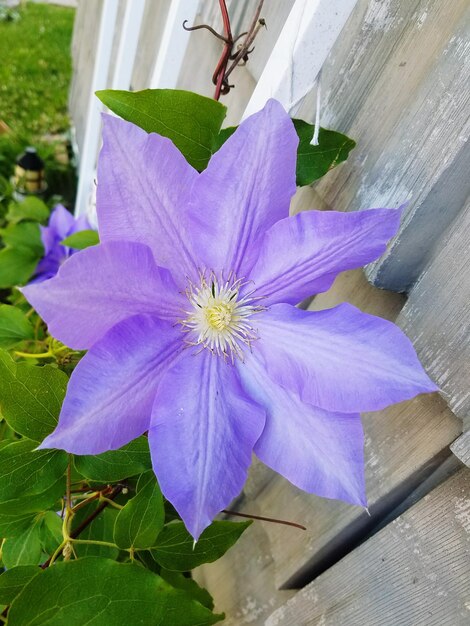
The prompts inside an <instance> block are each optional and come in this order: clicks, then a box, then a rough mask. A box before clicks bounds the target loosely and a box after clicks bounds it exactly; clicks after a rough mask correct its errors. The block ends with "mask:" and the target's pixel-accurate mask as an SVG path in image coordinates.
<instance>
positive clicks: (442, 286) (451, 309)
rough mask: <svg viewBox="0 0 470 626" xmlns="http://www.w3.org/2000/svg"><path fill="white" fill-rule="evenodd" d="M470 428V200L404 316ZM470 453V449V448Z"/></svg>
mask: <svg viewBox="0 0 470 626" xmlns="http://www.w3.org/2000/svg"><path fill="white" fill-rule="evenodd" d="M398 322H399V324H400V325H401V326H402V327H403V329H404V330H405V332H406V333H407V334H408V335H409V336H410V337H411V338H412V340H413V342H414V343H415V346H416V348H417V350H418V354H419V356H420V358H421V360H422V362H423V364H424V365H425V367H426V368H427V370H428V371H429V373H430V374H431V376H432V377H433V379H434V380H435V381H436V383H437V384H438V385H439V387H440V388H441V390H442V392H443V394H444V397H445V399H446V400H447V402H448V404H449V406H450V408H451V409H452V410H453V411H454V413H455V414H456V415H459V416H460V417H462V418H463V419H464V420H465V421H466V424H465V428H464V430H467V429H469V428H470V387H469V382H470V200H469V201H468V202H467V205H466V207H465V209H464V211H462V213H461V214H460V215H459V216H458V217H457V218H456V219H455V221H454V222H453V224H452V225H451V227H450V228H449V229H448V231H447V232H446V233H445V235H444V236H443V238H442V241H441V243H440V245H439V247H437V248H436V249H435V250H434V253H433V257H432V259H431V262H430V263H429V265H428V267H427V268H426V270H425V271H424V272H423V274H422V276H421V278H420V279H419V281H418V283H417V284H416V285H415V287H414V288H413V289H412V290H411V292H410V295H409V298H408V302H407V303H406V306H405V307H404V309H403V311H402V313H401V315H400V316H399V319H398ZM469 454H470V452H469Z"/></svg>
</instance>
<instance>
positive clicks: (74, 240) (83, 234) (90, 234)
mask: <svg viewBox="0 0 470 626" xmlns="http://www.w3.org/2000/svg"><path fill="white" fill-rule="evenodd" d="M99 242H100V237H99V235H98V233H97V232H96V230H80V231H79V232H78V233H73V235H69V236H68V237H66V238H65V239H63V240H62V241H61V244H62V245H63V246H68V247H69V248H74V249H75V250H84V249H85V248H89V247H90V246H96V245H97V244H99Z"/></svg>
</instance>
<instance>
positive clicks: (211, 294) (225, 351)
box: [181, 273, 262, 363]
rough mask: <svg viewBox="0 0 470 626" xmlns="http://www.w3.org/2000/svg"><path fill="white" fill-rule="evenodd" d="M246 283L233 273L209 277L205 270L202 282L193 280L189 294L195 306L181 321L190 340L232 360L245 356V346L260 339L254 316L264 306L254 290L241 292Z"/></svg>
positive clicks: (249, 345) (191, 303)
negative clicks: (226, 275) (253, 296)
mask: <svg viewBox="0 0 470 626" xmlns="http://www.w3.org/2000/svg"><path fill="white" fill-rule="evenodd" d="M246 284H247V283H246V282H243V280H242V279H240V278H238V279H237V278H236V277H235V276H234V275H233V273H230V274H229V276H228V277H227V278H224V277H223V276H222V275H221V276H216V275H215V274H214V273H211V274H210V275H209V277H208V278H206V275H205V273H201V274H200V283H199V285H194V284H193V283H191V282H190V284H189V287H188V289H187V290H186V295H187V297H188V300H189V303H190V305H191V308H190V310H187V311H185V314H186V317H185V319H184V320H183V321H182V322H181V324H182V325H183V326H184V328H185V331H186V332H188V333H190V340H188V341H187V343H188V344H190V345H194V346H197V345H200V346H201V348H207V349H209V350H210V351H211V352H212V353H213V354H215V355H217V356H222V357H223V358H229V359H230V360H231V361H232V363H233V362H234V360H235V358H239V359H242V360H243V347H244V346H248V347H251V342H252V341H254V340H255V339H257V335H256V332H255V330H254V328H253V327H252V325H251V323H250V317H251V316H252V315H253V314H254V313H257V312H259V311H261V310H262V307H259V306H256V305H255V304H254V302H255V300H257V298H252V297H251V293H245V294H243V295H241V293H240V292H241V290H242V289H243V287H244V286H245V285H246Z"/></svg>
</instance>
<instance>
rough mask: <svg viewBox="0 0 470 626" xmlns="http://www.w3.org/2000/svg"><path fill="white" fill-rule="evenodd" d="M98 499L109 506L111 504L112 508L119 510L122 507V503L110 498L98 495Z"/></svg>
mask: <svg viewBox="0 0 470 626" xmlns="http://www.w3.org/2000/svg"><path fill="white" fill-rule="evenodd" d="M100 500H101V501H103V502H106V503H107V504H109V506H112V507H113V508H114V509H118V510H119V511H120V510H121V509H123V508H124V507H123V505H122V504H118V503H117V502H113V501H112V500H110V499H109V498H107V497H106V496H103V495H100Z"/></svg>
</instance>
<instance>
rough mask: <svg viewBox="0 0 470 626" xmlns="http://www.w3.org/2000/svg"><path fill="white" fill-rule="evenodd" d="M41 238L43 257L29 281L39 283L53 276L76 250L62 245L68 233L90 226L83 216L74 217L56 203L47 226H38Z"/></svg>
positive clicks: (71, 233)
mask: <svg viewBox="0 0 470 626" xmlns="http://www.w3.org/2000/svg"><path fill="white" fill-rule="evenodd" d="M39 228H40V229H41V240H42V243H43V246H44V257H43V258H42V259H41V260H40V261H39V263H38V265H37V267H36V273H35V275H34V278H33V280H32V281H31V282H33V283H39V282H42V281H43V280H48V279H49V278H52V277H53V276H55V275H56V274H57V272H58V270H59V268H60V266H61V265H62V263H64V261H66V260H67V259H68V258H69V257H70V256H71V255H72V254H74V253H75V252H77V250H74V249H73V248H69V247H68V246H64V245H62V243H61V242H62V241H63V240H64V239H65V238H66V237H68V236H69V235H73V233H77V232H78V231H80V230H87V229H89V228H91V226H90V224H89V223H88V220H87V219H86V217H85V216H82V217H79V218H75V217H74V216H73V215H72V214H71V213H70V212H69V211H67V209H66V208H65V207H64V206H63V205H62V204H58V205H57V206H55V207H54V209H53V210H52V213H51V215H50V217H49V223H48V225H47V226H40V227H39Z"/></svg>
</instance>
